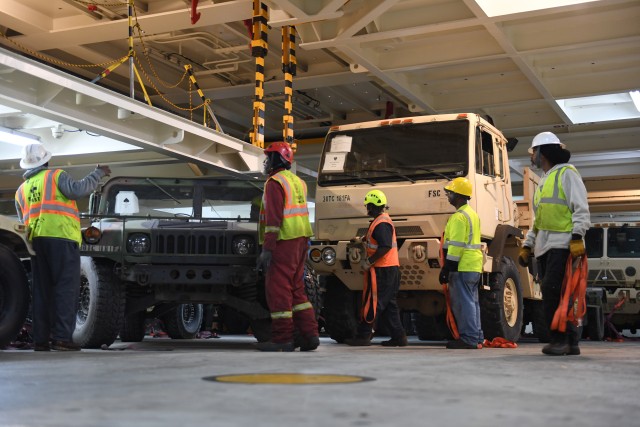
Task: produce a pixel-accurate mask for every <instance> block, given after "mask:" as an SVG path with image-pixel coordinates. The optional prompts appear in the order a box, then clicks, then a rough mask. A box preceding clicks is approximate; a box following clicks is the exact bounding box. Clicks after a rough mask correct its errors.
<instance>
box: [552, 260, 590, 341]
mask: <svg viewBox="0 0 640 427" xmlns="http://www.w3.org/2000/svg"><path fill="white" fill-rule="evenodd" d="M574 263H575V268H574ZM588 270H589V268H588V266H587V258H586V257H584V256H580V257H578V258H576V259H574V258H573V257H572V256H569V259H567V266H566V268H565V273H564V280H563V281H562V292H561V295H560V304H558V308H557V310H556V313H555V314H554V316H553V321H552V322H551V330H553V331H559V332H565V331H566V330H567V322H571V323H573V324H574V325H576V326H579V324H580V322H581V320H582V318H583V317H584V314H585V313H586V311H587V305H586V300H585V295H586V293H587V272H588Z"/></svg>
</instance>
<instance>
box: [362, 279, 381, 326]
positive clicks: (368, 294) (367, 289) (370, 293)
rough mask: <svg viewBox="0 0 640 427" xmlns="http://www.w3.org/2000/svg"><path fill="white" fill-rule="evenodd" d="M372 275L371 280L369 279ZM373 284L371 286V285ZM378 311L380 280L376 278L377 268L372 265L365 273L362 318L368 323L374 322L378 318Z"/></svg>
mask: <svg viewBox="0 0 640 427" xmlns="http://www.w3.org/2000/svg"><path fill="white" fill-rule="evenodd" d="M367 277H371V280H370V281H369V280H367ZM369 284H371V286H369ZM377 311H378V281H377V279H376V269H375V267H371V268H370V269H369V270H368V271H365V273H364V287H363V289H362V320H363V321H364V322H366V323H373V321H374V320H376V312H377Z"/></svg>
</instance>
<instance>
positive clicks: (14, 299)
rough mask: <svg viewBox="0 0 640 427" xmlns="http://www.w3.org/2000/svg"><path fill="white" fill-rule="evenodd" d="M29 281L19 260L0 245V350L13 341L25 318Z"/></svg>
mask: <svg viewBox="0 0 640 427" xmlns="http://www.w3.org/2000/svg"><path fill="white" fill-rule="evenodd" d="M30 295H31V292H30V289H29V281H28V279H27V273H26V271H25V269H24V266H23V265H22V263H21V262H20V259H19V258H18V257H17V256H16V254H15V253H13V251H11V250H10V249H9V248H8V247H6V246H5V245H2V244H0V348H1V347H4V346H5V345H7V344H9V343H10V342H11V341H13V340H14V339H15V338H16V337H17V335H18V332H20V329H21V328H22V325H24V322H25V320H26V318H27V313H28V311H29V301H30Z"/></svg>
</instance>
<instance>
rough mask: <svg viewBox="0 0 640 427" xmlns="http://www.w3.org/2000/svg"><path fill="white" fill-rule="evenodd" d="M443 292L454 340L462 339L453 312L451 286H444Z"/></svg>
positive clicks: (448, 322)
mask: <svg viewBox="0 0 640 427" xmlns="http://www.w3.org/2000/svg"><path fill="white" fill-rule="evenodd" d="M442 292H444V299H445V301H446V303H447V326H448V327H449V330H450V331H451V335H452V336H453V339H456V340H457V339H460V333H459V332H458V325H457V324H456V318H455V316H454V315H453V311H451V297H450V296H449V285H447V284H446V283H445V284H444V285H442Z"/></svg>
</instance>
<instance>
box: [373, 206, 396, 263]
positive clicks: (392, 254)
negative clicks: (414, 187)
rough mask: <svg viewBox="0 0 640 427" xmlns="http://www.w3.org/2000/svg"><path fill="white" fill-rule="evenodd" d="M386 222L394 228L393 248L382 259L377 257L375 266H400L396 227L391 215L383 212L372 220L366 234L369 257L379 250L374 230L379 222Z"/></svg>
mask: <svg viewBox="0 0 640 427" xmlns="http://www.w3.org/2000/svg"><path fill="white" fill-rule="evenodd" d="M383 222H386V223H387V224H391V228H392V229H393V238H392V243H391V250H390V251H389V252H387V253H386V254H384V256H382V257H381V258H380V259H377V260H376V262H374V263H373V267H393V266H396V267H399V266H400V259H399V258H398V243H397V241H396V228H395V227H394V226H393V222H392V221H391V218H390V217H389V214H387V213H382V214H380V215H378V216H377V217H375V219H374V220H373V221H372V222H371V225H370V226H369V229H368V230H367V234H366V236H365V245H366V248H367V258H369V257H370V256H372V255H373V254H375V253H376V251H377V250H378V242H377V241H376V240H375V239H374V238H373V230H375V229H376V227H377V226H378V224H381V223H383Z"/></svg>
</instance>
